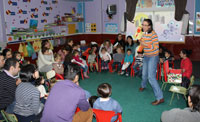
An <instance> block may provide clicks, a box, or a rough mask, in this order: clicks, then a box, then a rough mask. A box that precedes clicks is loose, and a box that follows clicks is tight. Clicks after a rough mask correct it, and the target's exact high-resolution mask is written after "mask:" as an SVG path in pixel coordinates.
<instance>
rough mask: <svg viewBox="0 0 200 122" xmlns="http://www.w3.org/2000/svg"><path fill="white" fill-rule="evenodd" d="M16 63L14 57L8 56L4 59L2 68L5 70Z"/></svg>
mask: <svg viewBox="0 0 200 122" xmlns="http://www.w3.org/2000/svg"><path fill="white" fill-rule="evenodd" d="M17 63H18V60H17V59H15V58H9V59H7V60H6V62H5V64H4V69H5V70H10V67H11V66H13V67H16V64H17Z"/></svg>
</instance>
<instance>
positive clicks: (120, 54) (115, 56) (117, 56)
mask: <svg viewBox="0 0 200 122" xmlns="http://www.w3.org/2000/svg"><path fill="white" fill-rule="evenodd" d="M116 51H117V53H115V54H113V64H112V67H113V72H115V71H118V74H120V69H121V66H122V65H121V62H122V60H123V59H124V53H123V52H122V51H123V50H122V47H121V46H118V47H117V49H116ZM116 65H117V70H116V69H115V66H116Z"/></svg>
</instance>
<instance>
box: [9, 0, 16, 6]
mask: <svg viewBox="0 0 200 122" xmlns="http://www.w3.org/2000/svg"><path fill="white" fill-rule="evenodd" d="M8 5H12V6H17V2H12V1H11V0H9V1H8Z"/></svg>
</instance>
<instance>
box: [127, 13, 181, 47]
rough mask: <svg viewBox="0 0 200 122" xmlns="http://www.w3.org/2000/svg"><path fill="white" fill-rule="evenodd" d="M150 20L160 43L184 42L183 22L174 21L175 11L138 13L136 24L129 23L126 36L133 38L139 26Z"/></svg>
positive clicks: (135, 18) (135, 19)
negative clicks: (145, 20)
mask: <svg viewBox="0 0 200 122" xmlns="http://www.w3.org/2000/svg"><path fill="white" fill-rule="evenodd" d="M146 18H150V19H151V20H152V21H153V27H154V30H155V32H156V33H157V35H158V40H159V41H160V42H180V43H182V42H184V41H185V36H184V35H181V30H182V22H181V21H176V20H175V19H174V12H173V11H162V12H137V13H136V15H135V17H134V23H131V22H129V21H128V22H127V31H126V35H127V36H128V35H131V36H133V35H134V34H135V32H136V29H137V27H138V26H141V24H142V22H143V20H144V19H146Z"/></svg>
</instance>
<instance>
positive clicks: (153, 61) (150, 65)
mask: <svg viewBox="0 0 200 122" xmlns="http://www.w3.org/2000/svg"><path fill="white" fill-rule="evenodd" d="M158 60H159V57H158V56H152V57H147V56H144V59H143V69H142V83H141V87H142V88H146V84H147V81H149V83H150V84H151V86H152V88H153V92H154V95H155V97H156V100H160V99H162V98H163V92H162V90H161V89H160V86H159V84H158V81H157V79H156V69H157V64H158Z"/></svg>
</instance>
